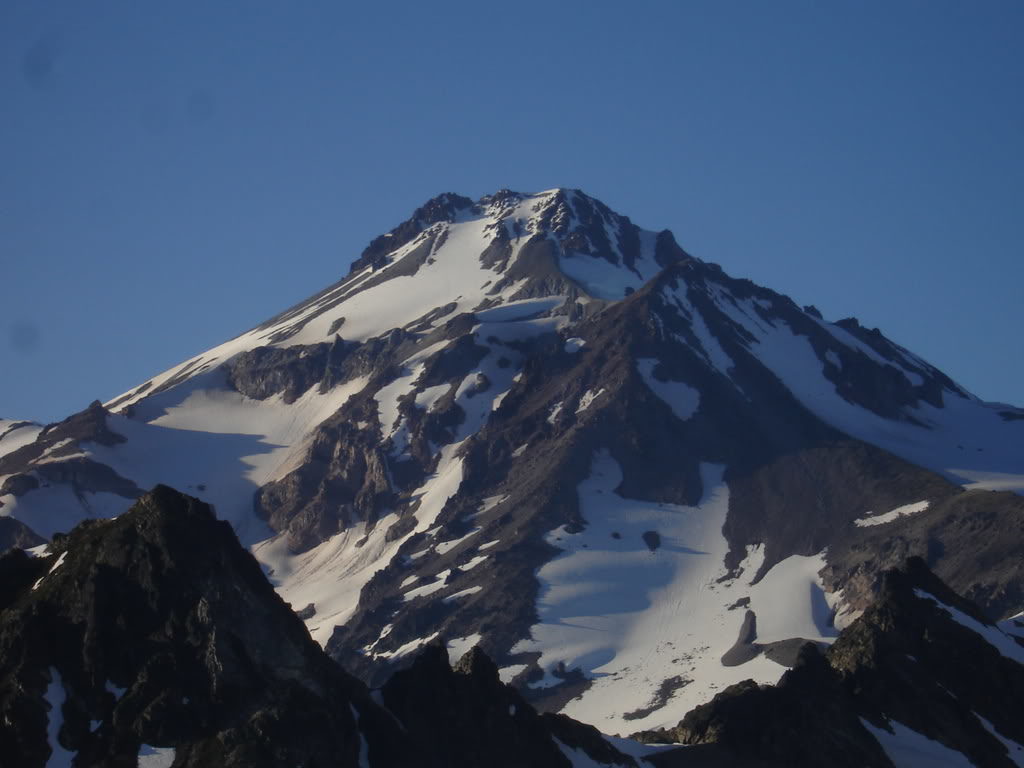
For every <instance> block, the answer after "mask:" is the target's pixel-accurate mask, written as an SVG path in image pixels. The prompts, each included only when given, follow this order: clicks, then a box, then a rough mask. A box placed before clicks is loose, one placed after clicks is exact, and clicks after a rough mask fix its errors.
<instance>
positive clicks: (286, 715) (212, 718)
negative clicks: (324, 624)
mask: <svg viewBox="0 0 1024 768" xmlns="http://www.w3.org/2000/svg"><path fill="white" fill-rule="evenodd" d="M51 547H52V549H53V550H54V555H53V556H51V557H50V558H47V559H40V560H36V561H29V562H28V563H27V564H25V562H24V560H23V559H22V560H20V563H21V564H20V565H18V562H19V558H23V555H21V554H20V553H19V552H17V551H15V552H12V553H11V554H9V555H7V556H6V557H5V558H4V559H3V560H0V572H4V573H10V572H11V570H12V568H13V569H14V570H15V571H18V570H19V569H20V572H24V573H25V576H23V577H22V578H20V580H19V583H20V584H21V589H20V590H18V594H17V595H16V596H15V597H14V599H13V600H10V599H9V600H7V601H6V602H7V603H8V604H7V605H6V606H5V607H4V609H3V612H2V613H0V711H2V714H3V722H4V723H5V724H6V726H5V727H4V728H0V755H5V756H13V755H20V756H21V762H19V763H18V764H19V765H24V766H27V767H30V766H42V765H43V763H44V762H45V761H46V757H47V754H48V752H49V747H48V745H47V737H46V723H47V720H48V718H55V717H58V713H57V712H54V711H49V712H47V709H46V706H45V705H44V704H43V694H44V692H45V691H46V690H47V689H48V688H50V689H51V690H52V691H55V694H54V695H55V696H56V699H57V700H58V701H61V700H62V701H64V704H63V705H62V711H61V713H60V715H59V716H61V717H62V720H63V727H62V728H61V729H60V732H59V735H58V738H59V740H60V743H61V745H62V746H63V747H64V748H66V749H69V750H72V751H75V752H77V753H78V759H77V761H76V765H78V766H92V765H110V764H131V765H134V762H135V756H136V754H137V753H138V750H139V745H140V744H142V743H146V744H152V745H162V746H176V747H177V750H178V751H177V761H176V762H175V765H177V766H197V767H198V766H209V765H213V764H216V765H224V766H235V765H237V766H242V765H245V766H255V765H266V766H278V765H284V764H288V765H296V764H306V765H309V764H313V763H311V762H310V761H313V762H315V763H317V764H320V765H340V764H353V765H354V764H355V762H356V760H357V758H358V755H359V750H360V729H361V730H362V732H363V734H364V736H366V737H367V738H369V739H371V748H373V746H374V742H376V743H377V745H376V748H377V749H380V750H381V751H382V752H383V753H388V754H391V755H393V756H395V757H396V758H397V757H398V752H397V751H396V750H395V749H394V748H393V747H394V745H393V744H392V740H391V736H392V734H390V733H388V729H387V724H386V720H385V719H384V717H383V716H382V715H381V714H380V713H378V712H377V711H376V710H375V708H374V707H373V705H372V702H370V701H369V697H368V695H367V693H366V692H365V690H364V689H363V688H362V686H361V685H360V684H359V683H358V682H356V681H355V680H354V679H352V678H349V677H348V676H346V675H345V674H344V673H343V672H341V670H340V669H338V668H337V667H335V666H334V665H333V664H332V663H331V662H330V661H329V660H328V659H327V658H326V657H325V656H324V655H323V654H322V653H321V652H320V649H319V648H318V647H317V646H316V645H315V643H313V642H312V640H311V639H310V638H309V636H308V634H307V633H306V631H305V628H304V627H303V625H302V623H301V621H299V620H298V619H297V618H296V617H295V616H294V614H292V612H291V611H290V610H289V609H288V607H287V606H286V605H285V604H284V603H283V602H282V601H281V599H280V598H279V597H278V596H277V594H276V593H275V592H274V590H273V588H272V587H271V586H270V585H269V584H268V583H267V581H266V579H265V578H264V577H263V574H262V572H261V570H260V567H259V565H258V564H257V563H256V561H255V560H254V559H253V558H252V557H251V556H250V555H249V554H248V553H246V552H245V551H244V550H242V548H241V547H240V546H239V545H238V542H237V540H236V539H235V537H234V534H233V532H232V531H231V528H230V526H229V525H228V524H227V523H223V522H217V521H216V520H215V519H214V517H213V514H212V512H211V511H210V509H209V507H207V506H206V505H204V504H202V503H201V502H198V501H196V500H194V499H190V498H188V497H185V496H182V495H180V494H178V493H177V492H175V491H172V490H171V489H169V488H164V487H158V488H156V489H155V490H154V491H153V492H152V493H151V494H148V495H146V496H145V497H143V498H142V499H140V500H139V502H138V503H137V504H136V505H135V506H134V507H133V509H132V511H131V512H129V513H128V514H126V515H123V516H122V517H120V518H118V519H117V520H113V521H102V522H91V523H84V524H82V525H81V526H79V527H78V528H77V529H75V531H74V532H73V533H72V534H71V535H69V536H67V537H63V538H61V539H60V540H59V541H54V543H53V544H52V545H51ZM12 558H13V559H12ZM37 564H38V566H37ZM30 566H32V567H35V570H34V572H32V573H29V572H28V570H27V569H29V568H30ZM36 566H37V567H36ZM44 568H45V569H47V570H50V573H49V574H48V575H45V576H43V578H42V581H41V582H40V583H39V584H38V587H37V588H35V587H33V588H28V586H27V585H29V583H30V581H29V579H30V578H31V577H32V576H35V577H36V578H39V575H41V574H45V573H46V570H43V569H44ZM5 583H7V579H6V578H5ZM57 681H59V685H58V682H57ZM54 686H56V688H55V687H54ZM111 691H116V692H115V693H111ZM53 697H54V696H51V699H52V698H53ZM360 717H362V718H368V719H369V720H373V721H379V725H377V726H375V728H378V729H379V731H380V732H379V734H376V733H372V731H373V730H374V729H372V728H370V727H368V726H369V723H368V722H363V723H362V724H361V725H360V727H359V729H357V718H360ZM90 721H91V722H93V723H99V725H98V726H92V727H91V726H90V725H89V723H90Z"/></svg>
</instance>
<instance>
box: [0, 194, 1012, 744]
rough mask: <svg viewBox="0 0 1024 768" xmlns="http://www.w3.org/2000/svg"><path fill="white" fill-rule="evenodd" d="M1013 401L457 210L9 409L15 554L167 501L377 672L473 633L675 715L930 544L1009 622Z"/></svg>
mask: <svg viewBox="0 0 1024 768" xmlns="http://www.w3.org/2000/svg"><path fill="white" fill-rule="evenodd" d="M1022 445H1024V411H1022V410H1020V409H1017V408H1013V407H1011V406H1006V405H998V404H989V403H983V402H980V401H979V400H978V399H977V398H975V397H973V396H972V395H970V394H969V393H967V392H965V391H964V390H963V389H962V388H961V387H959V386H958V385H957V384H956V383H955V382H953V381H952V380H951V379H950V378H949V377H948V376H946V375H945V374H943V373H942V372H941V371H939V370H937V369H935V368H934V367H933V366H931V365H929V364H928V363H926V362H925V361H923V360H921V359H920V358H919V357H917V356H916V355H914V354H913V353H911V352H910V351H908V350H906V349H903V348H902V347H900V346H899V345H897V344H896V343H894V342H892V341H890V340H889V339H887V338H886V337H885V336H884V335H883V334H882V333H881V332H880V331H878V330H877V329H873V330H869V329H866V328H864V327H862V326H861V325H860V324H859V323H858V322H857V321H856V320H855V319H852V318H850V319H846V320H840V321H838V322H835V323H832V322H827V321H825V320H824V319H823V318H822V317H821V315H820V313H818V312H817V311H816V310H814V309H813V308H811V307H808V308H805V309H801V308H800V307H799V306H797V305H796V304H794V303H793V302H792V301H791V300H790V299H788V298H786V297H785V296H782V295H780V294H778V293H775V292H774V291H771V290H769V289H767V288H762V287H759V286H757V285H754V284H753V283H751V282H749V281H747V280H740V279H735V278H732V277H730V276H729V275H727V274H726V273H725V272H724V271H723V270H722V269H721V268H720V267H718V266H716V265H714V264H710V263H707V262H704V261H701V260H700V259H697V258H694V257H692V256H690V255H689V254H687V253H686V252H685V251H684V250H683V249H682V248H680V247H679V245H677V244H676V241H675V239H674V237H673V236H672V234H671V233H670V232H668V231H667V230H666V231H662V232H660V233H655V232H648V231H645V230H642V229H640V228H638V227H637V226H635V225H634V224H633V223H632V222H631V221H630V220H629V219H628V218H626V217H625V216H621V215H619V214H617V213H615V212H613V211H611V210H610V209H609V208H608V207H607V206H605V205H604V204H603V203H601V202H599V201H597V200H595V199H593V198H591V197H588V196H587V195H585V194H583V193H582V192H580V191H578V190H564V189H556V190H550V191H547V192H543V193H540V194H536V195H523V194H519V193H514V192H509V191H507V190H503V191H500V192H498V193H495V194H494V195H490V196H486V197H483V198H481V199H480V200H477V201H475V202H474V201H472V200H469V199H468V198H464V197H460V196H458V195H453V194H445V195H441V196H439V197H437V198H434V199H433V200H430V201H429V202H427V203H426V204H425V205H424V206H422V207H421V208H419V209H417V210H416V211H415V212H414V213H413V215H412V216H411V217H410V218H409V219H408V220H407V221H405V222H403V223H402V224H400V225H399V226H397V227H395V228H394V229H393V230H391V232H388V233H386V234H384V235H382V236H380V237H378V238H376V239H375V240H374V241H373V242H372V243H371V244H370V245H369V246H368V247H367V248H366V250H365V251H364V252H363V253H362V255H361V256H359V258H357V259H356V260H355V261H354V262H353V265H352V269H351V271H350V273H349V274H348V275H347V276H346V277H345V278H344V279H342V280H341V281H339V282H338V283H336V284H335V285H332V286H330V287H329V288H327V289H325V290H324V291H322V292H321V293H319V294H317V295H316V296H313V297H311V298H310V299H308V300H307V301H305V302H302V303H301V304H299V305H297V306H295V307H292V308H291V309H289V310H287V311H285V312H283V313H281V314H280V315H278V316H276V317H274V318H272V319H270V320H268V321H267V322H266V323H263V324H262V325H260V326H258V327H257V328H254V329H252V330H251V331H248V332H247V333H244V334H242V335H241V336H239V337H237V338H235V339H233V340H231V341H228V342H226V343H225V344H222V345H220V346H218V347H215V348H214V349H211V350H209V351H207V352H204V353H202V354H199V355H197V356H195V357H194V358H191V359H190V360H188V361H186V362H184V363H182V364H181V365H179V366H176V367H174V368H172V369H170V370H168V371H166V372H164V373H162V374H160V375H158V376H156V377H154V378H153V379H150V380H149V381H147V382H144V383H143V384H141V385H140V386H137V387H135V388H133V389H131V390H129V391H127V392H126V393H125V394H124V395H122V396H120V397H118V398H115V399H114V400H112V401H110V402H108V403H106V404H105V405H101V404H99V403H94V404H93V405H92V406H90V407H89V408H88V409H87V410H85V411H83V412H82V413H79V414H75V415H73V416H71V417H69V418H68V419H66V420H65V421H63V422H61V423H59V424H52V425H48V426H45V427H42V426H40V425H32V424H26V423H21V422H17V423H16V422H5V423H3V424H0V504H2V505H3V506H2V507H0V515H3V516H4V518H0V522H3V523H5V525H2V526H0V536H3V537H5V538H4V539H3V541H2V542H0V543H2V544H4V546H13V545H18V546H25V545H28V544H31V543H36V542H39V541H43V540H45V539H50V538H52V537H53V536H54V535H55V534H57V533H59V532H63V531H67V530H69V529H70V528H71V527H72V526H74V525H75V524H76V523H77V522H79V521H81V520H83V519H86V518H91V517H112V516H115V515H119V514H122V513H123V512H124V511H125V510H126V509H127V508H128V507H129V506H130V505H131V503H132V501H133V500H134V499H135V498H137V497H139V496H140V495H141V494H142V493H143V491H145V490H147V489H149V488H152V487H153V486H155V485H157V484H160V483H163V484H167V485H170V486H174V487H176V488H178V489H179V490H181V491H183V492H185V493H188V494H191V495H193V496H196V497H198V498H200V499H202V500H203V501H206V502H208V503H210V504H212V505H213V507H214V508H215V510H216V513H217V515H218V517H220V518H221V519H223V520H227V521H229V522H230V523H231V524H232V525H233V526H234V529H235V531H236V533H237V535H238V537H239V539H240V540H241V542H242V543H243V545H245V546H246V547H248V548H249V549H250V551H251V552H252V553H253V554H254V555H255V556H256V558H257V559H258V560H259V561H260V562H261V564H262V565H263V568H264V571H265V572H266V573H267V574H268V576H269V577H270V579H271V580H272V582H273V583H274V585H275V586H276V588H277V590H278V592H279V593H280V594H281V595H282V597H283V598H284V599H285V600H287V601H288V602H289V603H291V605H292V606H293V608H294V609H295V610H296V611H297V612H298V613H299V616H300V617H301V618H302V619H303V620H304V621H305V623H306V626H307V627H308V629H309V630H310V632H311V633H312V635H313V637H314V639H316V640H317V641H318V642H319V643H320V644H321V645H322V646H323V647H324V648H325V650H326V651H327V652H328V653H329V654H330V655H331V656H333V657H334V658H335V659H337V660H339V661H341V662H342V663H343V665H344V666H345V667H346V668H347V669H349V670H350V671H352V672H353V673H355V674H356V675H358V676H360V677H361V678H363V679H364V680H365V681H367V682H369V683H370V684H371V685H375V684H379V683H380V682H382V681H383V680H384V679H386V678H387V677H388V676H389V675H390V674H391V673H392V672H393V671H394V670H395V669H396V668H401V667H405V666H407V665H408V664H409V663H411V661H412V659H413V658H414V657H415V654H416V652H417V651H418V650H419V649H421V648H423V647H424V646H427V645H428V644H431V643H438V642H443V643H445V644H446V646H447V648H448V649H449V651H450V652H451V653H452V655H453V656H459V655H461V653H462V652H463V651H465V650H468V649H469V648H470V647H473V646H476V645H479V646H481V647H482V648H483V649H484V650H485V651H486V652H487V654H488V655H489V656H490V657H491V658H493V659H494V660H495V661H496V663H497V664H498V667H499V674H500V677H501V679H502V680H503V681H505V682H510V683H513V684H514V685H516V686H517V687H518V688H519V690H520V691H521V692H522V694H523V695H524V696H525V697H526V698H527V699H529V700H531V701H532V702H533V704H534V705H535V706H537V707H538V708H540V709H544V710H549V711H561V712H565V713H567V714H569V715H571V716H573V717H575V718H577V719H579V720H583V721H585V722H588V723H591V724H594V725H596V726H598V727H599V728H601V729H602V730H604V731H606V732H618V733H629V732H637V731H649V730H653V729H659V728H672V727H675V726H676V724H677V723H679V721H680V720H681V719H682V718H683V716H684V715H685V714H686V713H687V712H689V711H691V710H692V709H693V708H694V707H696V706H698V705H701V704H705V703H707V702H708V701H710V700H711V699H712V697H713V696H714V695H715V694H716V693H717V692H719V691H721V690H722V689H724V688H725V687H727V686H730V685H732V684H735V683H739V682H740V681H743V680H747V679H753V680H755V681H756V682H758V683H774V682H776V681H777V680H778V679H779V678H780V676H781V675H782V674H783V673H784V672H785V671H786V669H787V666H791V665H792V664H794V663H795V662H796V660H797V657H798V653H797V652H798V650H799V649H800V648H801V647H802V646H803V644H804V643H805V642H806V641H810V642H813V643H816V644H818V645H820V646H821V647H824V646H827V645H829V644H830V643H832V642H833V641H834V639H835V637H836V636H837V634H838V632H839V630H840V629H841V628H842V627H843V626H846V625H847V624H849V623H850V622H851V621H852V620H854V619H855V618H856V617H857V616H858V615H859V614H860V612H861V611H863V610H864V609H865V608H866V607H867V606H868V605H869V604H870V603H871V602H872V600H873V599H874V597H875V595H876V594H877V591H878V587H879V583H880V581H879V579H880V574H881V573H882V572H883V571H884V570H885V569H887V568H890V567H895V566H898V565H901V564H902V563H903V562H904V561H905V560H906V558H907V557H910V556H918V557H921V558H923V559H924V560H925V561H926V562H927V564H928V566H929V567H930V568H931V569H932V570H933V571H934V572H935V573H936V574H938V576H939V577H941V578H942V579H943V580H944V581H945V582H946V583H948V584H949V585H950V586H951V587H952V588H953V589H954V590H955V591H956V592H958V593H960V594H962V595H965V596H966V597H968V598H970V599H971V600H973V601H974V602H975V603H977V604H978V605H979V606H980V607H981V609H982V610H983V611H984V612H985V613H986V614H987V617H988V619H989V620H993V621H996V620H1007V619H1009V618H1010V617H1012V616H1014V615H1016V614H1018V613H1019V612H1020V611H1021V610H1022V609H1024V592H1022V587H1021V585H1022V583H1024V580H1022V576H1024V573H1022V570H1024V565H1022V563H1021V560H1020V558H1019V552H1020V551H1021V549H1022V546H1024V529H1022V526H1021V522H1020V521H1021V520H1022V519H1024V499H1022V498H1021V496H1020V495H1019V494H1020V492H1021V491H1024V452H1022V451H1021V450H1020V448H1021V446H1022Z"/></svg>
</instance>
